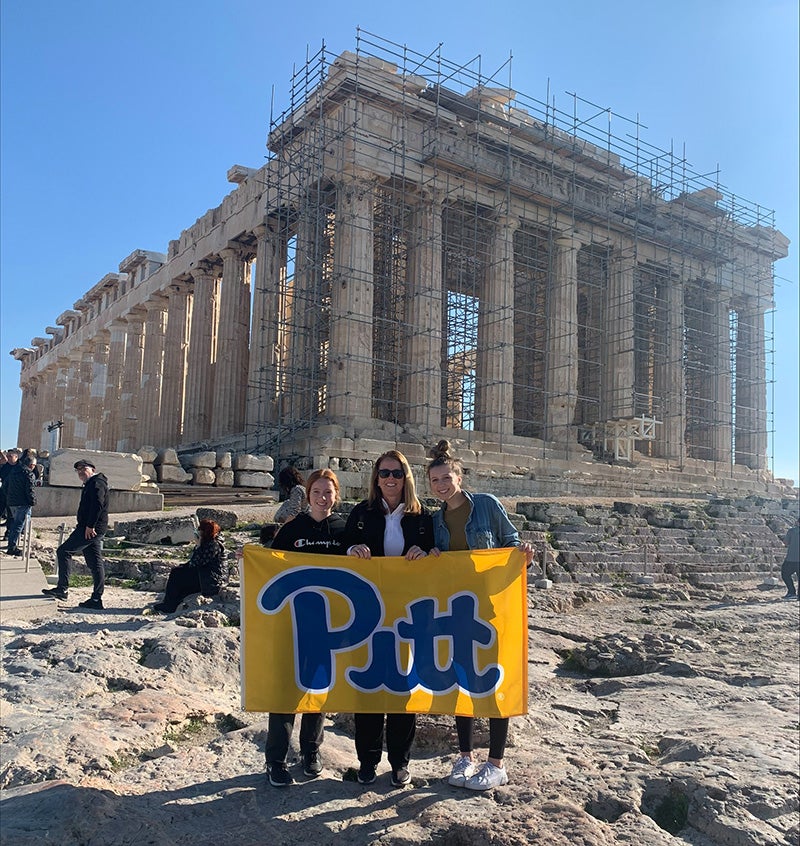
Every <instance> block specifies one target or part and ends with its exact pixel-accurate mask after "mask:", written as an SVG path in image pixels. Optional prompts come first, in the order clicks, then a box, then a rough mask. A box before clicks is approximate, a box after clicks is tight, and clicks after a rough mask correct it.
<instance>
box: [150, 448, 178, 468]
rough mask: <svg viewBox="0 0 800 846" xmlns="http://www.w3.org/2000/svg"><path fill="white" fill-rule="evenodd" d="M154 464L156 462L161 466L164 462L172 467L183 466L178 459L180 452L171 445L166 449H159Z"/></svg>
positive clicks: (157, 465)
mask: <svg viewBox="0 0 800 846" xmlns="http://www.w3.org/2000/svg"><path fill="white" fill-rule="evenodd" d="M153 464H155V465H156V467H159V466H161V465H162V464H167V465H170V466H171V467H180V466H181V463H180V461H179V460H178V453H177V452H176V451H175V450H174V449H172V448H171V447H168V448H166V449H160V450H159V451H158V455H157V456H156V457H155V459H154V461H153Z"/></svg>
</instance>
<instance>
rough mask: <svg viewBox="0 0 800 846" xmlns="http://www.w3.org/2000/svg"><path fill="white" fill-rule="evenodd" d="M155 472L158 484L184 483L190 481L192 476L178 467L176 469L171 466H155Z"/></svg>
mask: <svg viewBox="0 0 800 846" xmlns="http://www.w3.org/2000/svg"><path fill="white" fill-rule="evenodd" d="M156 470H157V472H158V481H159V482H179V483H185V482H189V481H191V479H192V474H191V473H187V472H186V471H185V470H184V469H183V467H181V466H180V465H178V466H177V467H176V466H174V465H172V464H157V465H156Z"/></svg>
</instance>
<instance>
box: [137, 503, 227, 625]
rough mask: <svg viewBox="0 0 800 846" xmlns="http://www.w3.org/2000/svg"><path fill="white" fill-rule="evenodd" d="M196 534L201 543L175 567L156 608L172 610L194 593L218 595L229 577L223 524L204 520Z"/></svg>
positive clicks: (168, 611)
mask: <svg viewBox="0 0 800 846" xmlns="http://www.w3.org/2000/svg"><path fill="white" fill-rule="evenodd" d="M195 535H196V537H197V546H196V547H195V550H194V552H192V557H191V558H190V559H189V560H188V561H187V562H186V563H185V564H180V565H179V566H177V567H173V568H172V570H171V571H170V574H169V578H168V579H167V587H166V589H165V591H164V599H163V601H162V602H158V603H156V604H155V605H154V606H153V610H154V611H160V612H162V613H164V614H172V613H173V611H175V610H176V609H177V607H178V605H179V603H180V602H181V600H182V599H184V598H185V597H187V596H190V595H191V594H193V593H202V594H203V596H216V595H217V594H218V593H219V592H220V589H221V588H222V586H223V585H224V584H225V582H226V581H227V567H226V564H225V547H224V546H223V545H222V543H221V541H220V540H219V538H218V535H219V524H218V523H215V522H214V521H213V520H201V521H200V523H199V525H198V527H197V531H196V532H195Z"/></svg>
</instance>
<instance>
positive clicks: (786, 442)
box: [0, 0, 800, 479]
mask: <svg viewBox="0 0 800 846" xmlns="http://www.w3.org/2000/svg"><path fill="white" fill-rule="evenodd" d="M797 6H798V4H797V2H796V0H761V2H759V3H756V2H755V0H672V2H670V3H667V4H664V3H655V2H647V0H605V2H590V1H589V0H561V2H559V3H553V2H552V0H548V2H540V0H518V2H503V0H498V1H497V2H485V3H477V2H472V0H468V2H460V3H455V2H450V0H442V2H437V3H433V2H427V3H422V2H418V0H408V2H404V3H397V4H395V3H375V2H370V3H360V2H359V3H356V2H342V3H338V4H337V3H333V2H327V3H324V4H323V3H320V2H318V0H307V2H305V3H302V4H285V3H275V2H257V0H226V2H224V3H221V2H218V0H137V2H136V3H115V2H108V0H74V2H71V3H64V2H60V0H59V2H56V0H25V2H13V0H10V1H9V2H5V3H2V7H1V11H0V14H1V15H2V20H1V21H0V23H1V24H2V27H1V28H0V38H2V43H1V44H0V46H1V47H2V50H1V51H0V53H1V58H0V61H1V62H2V76H1V77H0V84H1V85H2V89H1V92H2V100H1V101H0V107H1V108H2V121H1V123H0V131H1V132H2V136H1V138H0V142H1V144H0V156H1V157H2V159H1V162H0V164H1V166H2V171H1V173H0V176H1V181H0V190H1V191H2V206H1V207H0V212H1V216H0V347H1V349H0V353H2V354H1V355H0V406H1V408H0V445H2V446H3V447H8V446H10V445H12V444H13V443H15V441H16V434H17V425H18V415H19V395H20V394H19V387H18V382H19V365H18V364H17V362H15V361H14V360H13V359H12V357H11V356H9V355H8V351H9V350H11V349H12V348H14V347H18V346H27V345H29V343H30V339H31V338H32V337H34V336H37V335H44V334H45V333H44V328H45V326H48V325H53V324H54V321H55V318H56V317H57V316H58V315H59V314H60V313H61V312H62V311H64V310H65V309H67V308H71V306H72V304H73V302H74V301H75V300H77V299H78V298H79V297H80V296H81V295H82V294H83V293H84V292H85V291H87V290H88V289H89V288H91V287H92V286H93V285H94V284H95V283H96V282H98V281H99V280H100V279H101V278H102V277H103V276H104V275H105V274H106V273H109V272H115V271H116V270H117V268H118V265H119V262H120V261H121V260H122V259H123V258H125V257H126V256H127V255H129V254H130V253H131V252H132V251H133V250H135V249H147V250H156V251H158V252H166V249H167V242H168V241H169V240H170V239H172V238H176V237H178V235H179V234H180V231H181V230H182V229H184V228H186V227H187V226H189V225H190V224H192V223H193V222H194V221H195V220H196V219H197V218H198V217H200V216H201V215H202V214H204V213H205V211H206V210H207V209H209V208H212V207H214V206H216V205H218V204H219V202H220V201H221V199H222V197H223V196H224V195H225V194H227V193H228V192H229V190H230V189H231V188H232V187H233V186H231V185H229V184H228V183H227V181H226V179H225V174H226V171H227V169H228V168H229V167H230V166H231V165H233V164H243V165H248V166H259V165H261V164H263V162H264V159H265V154H266V149H265V140H266V133H267V128H268V123H269V118H270V105H271V102H272V99H273V96H274V102H275V107H276V110H281V109H283V108H284V107H285V106H286V105H287V92H288V80H289V77H290V75H291V73H292V71H293V68H294V67H300V66H301V65H302V64H304V62H305V60H306V56H307V51H310V52H311V53H313V52H315V51H316V50H317V49H318V48H319V47H320V46H321V44H322V42H323V41H324V42H325V44H326V48H327V49H328V50H330V51H331V53H333V54H335V53H339V52H341V51H342V50H348V49H349V50H353V49H355V44H356V28H357V27H358V26H360V27H362V28H363V29H364V30H367V31H369V32H372V33H376V34H378V35H380V36H382V37H384V38H386V39H390V40H392V41H394V42H397V43H400V44H407V45H408V46H409V47H410V48H411V49H413V50H415V51H417V52H420V53H428V52H430V51H433V50H434V49H435V48H436V47H437V45H438V44H439V43H440V42H441V43H442V44H443V46H442V54H443V55H444V56H445V57H447V58H448V59H450V60H452V61H454V62H459V63H466V62H468V61H469V60H471V59H473V57H475V56H476V55H478V54H480V55H481V68H482V71H483V72H484V73H485V74H488V73H490V72H491V71H492V69H494V68H500V67H501V66H502V65H503V64H504V63H505V62H506V60H507V59H508V57H509V55H510V54H513V62H512V73H513V77H512V85H513V87H515V88H516V89H517V90H518V91H520V92H523V93H524V94H526V95H528V96H529V97H533V98H536V99H539V100H542V101H544V100H546V99H547V92H548V90H549V92H550V95H551V99H552V97H553V96H555V98H556V104H557V106H559V107H560V108H564V109H568V108H569V105H568V104H569V98H568V96H567V92H574V93H577V94H578V95H579V96H581V97H583V98H585V99H586V100H589V101H591V102H593V103H597V104H599V105H601V106H603V107H608V108H610V109H612V110H613V112H615V113H616V114H618V115H621V116H624V117H627V118H631V119H634V120H635V119H636V118H637V116H638V119H639V121H640V122H641V124H643V125H644V127H646V129H643V130H642V138H643V139H644V140H645V141H646V142H647V143H649V144H652V145H654V146H656V147H660V148H663V149H670V148H673V149H676V150H680V151H683V150H684V149H685V156H686V158H687V159H688V161H689V163H690V165H691V167H692V169H693V170H694V171H695V172H697V173H709V172H715V171H716V170H717V169H719V180H720V182H721V183H722V185H723V186H724V187H725V189H726V190H727V191H729V192H731V193H733V194H736V195H737V196H739V197H742V198H743V199H745V200H747V201H750V202H757V203H760V204H761V205H762V206H765V207H767V208H770V209H774V210H775V212H776V223H777V226H778V228H779V229H780V230H781V231H782V232H783V233H784V234H785V235H787V236H788V237H789V239H790V240H791V241H792V245H791V247H790V255H789V258H788V259H785V260H783V261H782V262H780V263H779V264H778V265H777V268H776V271H777V274H778V277H779V278H778V280H777V284H776V298H775V299H776V306H777V311H776V314H775V320H774V335H775V380H776V381H775V384H774V385H773V386H771V387H770V395H771V399H772V401H773V406H772V407H773V408H774V427H775V431H776V435H775V442H774V449H773V452H774V470H775V474H776V475H777V476H784V477H790V478H793V479H798V478H799V477H800V469H798V465H799V464H800V459H799V458H798V359H799V358H800V354H799V353H798V311H799V310H798V272H797V265H798V263H797V254H798V253H797V250H798V244H799V243H800V234H799V233H798V100H799V99H800V96H799V94H798V10H797ZM273 89H274V91H273ZM622 126H624V123H623V124H622ZM614 131H615V132H616V131H624V129H620V130H617V129H615V130H614Z"/></svg>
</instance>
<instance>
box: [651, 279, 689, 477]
mask: <svg viewBox="0 0 800 846" xmlns="http://www.w3.org/2000/svg"><path fill="white" fill-rule="evenodd" d="M664 299H665V302H664V303H663V306H664V311H665V316H666V332H667V337H666V338H665V342H664V347H665V356H664V360H663V361H661V362H659V363H658V369H657V372H656V382H657V384H658V388H659V390H658V393H659V394H660V396H661V397H662V408H661V413H660V415H659V418H658V419H660V420H661V425H660V426H656V455H658V456H660V457H661V458H666V459H668V460H669V461H670V462H677V464H678V465H679V466H683V461H684V459H685V457H686V446H685V437H686V436H685V432H686V376H685V372H684V364H683V358H684V349H683V330H684V326H683V320H684V318H683V282H682V281H681V280H680V279H675V278H671V279H669V280H668V282H667V288H666V292H665V297H664Z"/></svg>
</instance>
